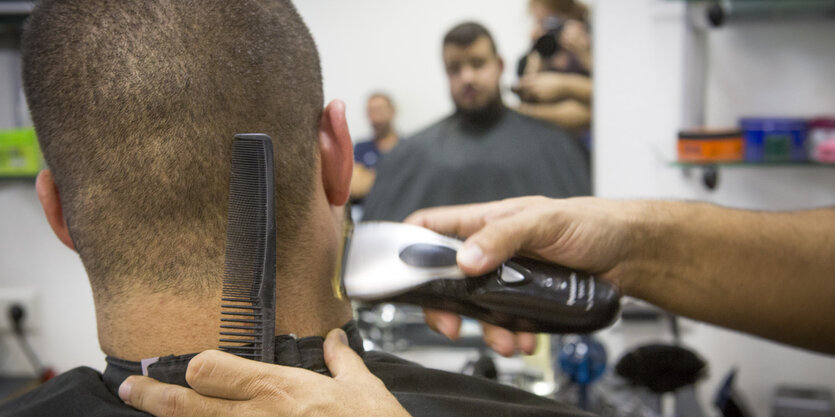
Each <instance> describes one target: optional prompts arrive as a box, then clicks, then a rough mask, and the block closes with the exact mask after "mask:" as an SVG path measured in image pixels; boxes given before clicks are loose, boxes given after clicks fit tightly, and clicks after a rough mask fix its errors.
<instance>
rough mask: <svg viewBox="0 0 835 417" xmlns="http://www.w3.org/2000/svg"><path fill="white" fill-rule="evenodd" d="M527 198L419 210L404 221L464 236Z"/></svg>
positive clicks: (513, 209) (521, 206)
mask: <svg viewBox="0 0 835 417" xmlns="http://www.w3.org/2000/svg"><path fill="white" fill-rule="evenodd" d="M529 202H530V197H520V198H512V199H508V200H502V201H495V202H491V203H480V204H463V205H458V206H448V207H435V208H429V209H423V210H418V211H416V212H414V213H412V214H411V215H410V216H409V217H407V218H406V220H404V222H405V223H411V224H416V225H418V226H423V227H425V228H428V229H432V230H434V231H436V232H438V233H441V234H445V235H454V236H460V237H467V236H469V235H471V234H473V233H475V232H477V231H478V230H479V229H481V228H482V227H484V225H485V223H486V222H488V221H490V220H492V219H496V218H501V217H505V216H509V215H511V214H514V213H517V212H519V211H521V210H522V209H524V208H525V206H526V205H527V204H528V203H529Z"/></svg>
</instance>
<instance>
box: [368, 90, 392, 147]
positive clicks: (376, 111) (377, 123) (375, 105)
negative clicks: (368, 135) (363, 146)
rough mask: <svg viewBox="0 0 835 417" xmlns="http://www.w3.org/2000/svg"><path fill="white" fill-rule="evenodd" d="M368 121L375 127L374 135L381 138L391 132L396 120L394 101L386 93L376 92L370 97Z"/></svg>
mask: <svg viewBox="0 0 835 417" xmlns="http://www.w3.org/2000/svg"><path fill="white" fill-rule="evenodd" d="M367 110H368V121H369V122H371V127H372V128H373V129H374V137H375V138H377V139H379V138H382V137H384V136H386V135H388V134H389V132H391V130H392V122H393V121H394V114H395V110H394V103H392V101H391V97H389V96H388V95H387V94H385V93H374V94H371V96H369V97H368V105H367Z"/></svg>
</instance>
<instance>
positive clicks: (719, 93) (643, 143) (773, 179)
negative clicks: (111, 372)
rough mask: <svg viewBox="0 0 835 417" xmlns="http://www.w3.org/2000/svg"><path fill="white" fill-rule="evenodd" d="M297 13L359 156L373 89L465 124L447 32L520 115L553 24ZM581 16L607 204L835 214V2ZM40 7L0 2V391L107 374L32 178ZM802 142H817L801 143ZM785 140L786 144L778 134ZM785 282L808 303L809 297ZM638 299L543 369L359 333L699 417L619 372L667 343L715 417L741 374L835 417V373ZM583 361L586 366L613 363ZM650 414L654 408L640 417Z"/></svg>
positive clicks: (611, 6) (684, 5) (477, 8)
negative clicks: (491, 47)
mask: <svg viewBox="0 0 835 417" xmlns="http://www.w3.org/2000/svg"><path fill="white" fill-rule="evenodd" d="M294 3H295V4H296V6H297V8H298V10H299V13H300V14H301V15H302V17H303V18H304V20H305V21H306V23H307V24H308V26H309V27H310V30H311V32H312V34H313V36H314V38H315V40H316V43H317V45H318V48H319V53H320V56H321V59H322V68H323V78H324V89H325V99H326V101H329V100H331V99H341V100H344V101H345V103H346V104H347V109H348V110H347V111H348V114H347V116H348V123H349V126H350V127H351V133H352V136H353V138H354V140H355V142H358V141H360V140H367V139H369V138H372V137H374V135H375V131H374V129H373V127H372V124H371V123H370V122H369V120H368V114H367V113H368V110H367V105H368V99H369V97H370V96H371V94H372V93H374V92H384V93H385V94H386V95H387V96H388V97H389V98H390V101H391V102H392V103H393V104H394V107H395V109H396V113H395V115H394V119H393V121H392V125H393V126H394V127H395V129H396V132H397V134H398V136H399V137H400V138H401V139H403V140H408V137H409V136H410V135H412V134H414V133H416V132H418V131H420V130H421V129H423V128H424V127H425V126H428V125H430V124H431V123H434V122H435V121H437V120H439V119H441V118H442V117H445V116H446V115H448V114H450V113H452V112H453V110H454V105H453V102H452V101H451V99H450V92H449V87H448V83H447V76H446V72H445V68H444V62H443V59H442V54H441V44H442V39H443V36H444V34H445V33H446V31H447V30H449V29H450V28H451V27H452V26H454V25H455V24H457V23H460V22H462V21H470V20H472V21H477V22H479V23H481V24H483V25H484V26H485V27H486V28H487V29H489V30H490V32H491V33H492V35H493V37H494V40H495V43H496V45H497V47H498V53H499V54H500V55H501V56H502V57H503V58H504V63H505V69H504V73H503V75H502V76H501V80H500V90H501V91H502V94H503V98H504V102H505V103H506V104H507V105H508V106H510V107H515V106H517V105H519V104H520V102H521V100H520V98H519V96H517V95H516V94H514V93H513V92H512V91H511V89H512V88H513V86H515V85H516V84H517V83H518V80H519V77H518V75H517V61H518V60H519V59H520V58H521V57H523V56H525V55H527V54H528V53H529V52H530V51H531V45H532V42H533V41H534V40H535V39H532V35H531V33H532V28H533V27H535V26H536V25H537V24H540V23H541V22H537V21H536V19H535V16H534V15H533V13H532V11H531V8H530V5H529V2H528V1H527V0H456V1H442V0H423V1H420V2H400V1H398V2H393V1H385V0H354V1H350V2H347V1H339V0H304V1H301V0H296V1H294ZM581 4H584V5H585V6H587V7H588V11H589V14H588V22H587V26H586V28H587V30H588V33H589V35H590V40H591V47H590V51H591V57H592V60H593V69H592V70H591V71H590V75H591V76H590V79H591V80H592V83H593V90H594V95H593V100H592V105H591V115H590V120H591V122H590V125H589V127H588V128H587V129H586V130H587V132H586V133H585V135H587V136H589V137H590V138H591V139H590V140H586V141H585V142H584V146H586V147H587V148H588V149H589V150H590V162H591V167H592V168H591V178H592V189H593V193H594V195H596V196H600V197H607V198H619V199H633V198H658V199H677V200H701V201H708V202H713V203H717V204H721V205H725V206H731V207H739V208H748V209H761V210H794V209H805V208H813V207H821V206H828V205H834V204H835V165H829V164H827V162H832V161H831V160H827V159H826V158H825V156H820V155H818V154H816V153H815V147H814V146H815V143H813V139H812V138H813V136H814V135H813V133H815V132H824V133H821V134H822V135H824V137H823V139H821V142H823V141H824V140H825V139H826V138H835V134H833V133H831V132H832V131H831V130H827V129H835V121H833V118H835V77H833V74H835V42H833V40H835V2H833V1H828V0H821V1H812V0H808V1H805V0H804V1H800V0H798V1H794V0H784V1H778V0H770V1H767V0H749V1H743V0H738V1H730V0H724V1H699V2H685V1H673V0H586V1H583V2H581ZM31 5H32V4H31V2H27V1H2V2H0V165H3V164H8V165H9V166H11V168H9V169H8V170H7V171H3V173H2V174H3V175H2V177H3V178H2V179H0V309H2V311H0V313H2V317H0V375H2V376H3V377H9V378H31V377H32V375H33V364H32V361H31V360H30V359H29V358H28V356H31V355H28V354H27V352H29V351H31V352H33V353H34V354H35V356H36V357H37V361H38V362H39V363H41V364H43V367H49V368H51V369H53V370H54V371H57V372H62V371H66V370H69V369H71V368H73V367H76V366H80V365H88V366H93V367H96V368H98V369H103V368H104V365H105V364H104V355H103V354H102V353H101V351H100V350H99V347H98V345H97V340H96V328H95V317H94V309H93V301H92V296H91V293H90V289H89V286H88V283H87V278H86V275H85V272H84V269H83V267H82V265H81V263H80V261H79V260H78V258H77V256H76V255H75V253H73V252H71V251H69V250H68V249H67V248H66V247H64V246H63V245H62V244H61V243H59V241H58V240H57V239H55V237H54V236H53V234H52V231H51V230H50V229H49V227H48V225H47V223H46V221H45V219H44V217H43V214H42V211H41V208H40V205H39V204H38V201H37V197H36V195H35V192H34V174H35V173H36V172H37V169H38V168H39V167H38V166H37V165H36V166H34V167H31V166H30V164H29V158H30V153H29V152H30V150H29V148H28V147H27V146H28V145H27V144H30V143H31V135H32V133H31V131H29V130H28V129H27V127H29V126H30V125H31V122H30V121H29V119H28V115H27V110H26V105H25V101H24V98H23V93H22V90H21V81H20V53H19V31H20V22H21V21H22V20H23V19H24V18H25V15H26V13H27V8H31ZM742 119H745V120H742ZM798 124H799V126H800V127H797V126H798ZM775 131H776V133H774V132H775ZM798 131H802V135H803V139H804V142H802V143H797V142H796V141H795V136H793V135H798V133H797V132H798ZM769 132H771V133H774V134H773V135H772V136H770V137H769V136H768V135H769ZM826 132H830V133H826ZM705 134H709V135H713V136H711V138H713V139H716V140H717V141H723V140H726V141H727V142H721V143H719V144H718V145H717V146H722V145H723V144H725V143H730V144H732V145H733V144H745V145H746V146H748V148H747V149H753V148H752V146H754V145H756V146H760V148H761V152H760V153H759V154H755V155H751V154H749V153H748V152H747V151H746V152H742V151H741V150H740V149H742V148H734V149H737V150H736V151H730V154H729V155H726V154H723V155H719V156H717V154H716V153H711V152H712V151H711V150H710V149H705V148H692V147H688V146H689V144H691V143H690V142H687V141H688V140H692V139H693V138H694V137H695V138H699V137H700V136H699V135H705ZM752 135H753V136H752ZM756 135H760V136H758V138H759V139H757V137H754V136H756ZM775 135H776V136H775ZM826 135H829V136H826ZM763 137H765V139H763ZM781 137H782V138H784V139H780V138H781ZM769 138H770V139H769ZM757 140H759V142H757ZM798 147H799V149H800V150H799V151H798V150H797V149H796V148H798ZM735 152H736V153H735ZM798 152H799V154H801V156H798ZM4 158H5V160H4ZM35 158H36V157H35ZM9 161H12V162H9ZM15 161H16V162H15ZM4 166H5V165H4ZM0 169H2V168H0ZM729 279H732V277H729ZM786 286H787V291H790V290H791V283H790V282H788V283H786ZM14 303H18V304H22V305H23V306H24V307H25V309H26V318H25V322H24V325H23V331H24V332H25V334H26V340H28V345H30V347H29V348H27V347H24V344H21V343H20V341H19V340H18V338H17V337H14V332H13V331H12V329H13V327H14V325H13V322H12V320H11V319H10V318H8V317H7V312H6V311H7V308H8V307H9V306H10V305H12V304H14ZM628 303H629V306H625V307H624V308H625V312H627V313H629V314H626V313H625V314H624V318H622V319H621V320H620V321H619V322H618V323H617V324H616V325H615V326H613V327H612V328H610V329H607V330H605V331H603V332H600V333H599V334H597V335H595V336H594V339H588V338H579V337H566V338H555V339H552V340H548V339H547V338H542V342H543V343H542V345H543V346H545V347H544V348H543V349H541V350H542V351H541V352H538V353H537V355H535V356H534V357H529V358H524V357H515V358H510V359H505V358H498V357H496V356H495V355H493V354H491V353H489V352H486V351H485V349H484V348H483V345H481V344H480V343H479V342H478V340H479V336H478V332H479V330H478V326H477V325H476V324H475V323H467V324H465V328H466V330H465V334H467V335H469V336H470V337H469V338H465V339H467V340H465V343H464V345H465V346H464V347H461V346H457V347H456V346H452V345H451V344H450V343H448V342H446V341H444V340H443V339H442V338H440V336H437V337H436V336H433V335H432V334H430V333H428V331H425V330H415V329H417V328H419V327H420V326H421V324H420V323H422V319H421V318H420V317H419V315H418V314H419V313H417V312H416V311H414V310H411V309H408V308H401V307H394V306H378V307H375V308H370V307H361V308H360V313H358V318H360V319H361V321H362V322H363V326H364V329H365V330H366V337H367V339H368V344H369V346H370V347H371V346H373V347H376V348H382V349H386V350H390V351H394V352H396V353H398V354H400V355H402V356H404V357H406V358H410V359H413V360H416V361H419V362H421V363H423V364H425V365H426V366H434V367H439V368H442V369H448V370H451V371H465V370H466V371H468V372H471V373H473V372H476V373H478V372H480V371H479V369H481V371H483V369H488V370H489V366H490V364H491V363H492V364H493V366H495V367H496V369H497V371H496V372H497V373H498V376H497V378H498V379H499V380H500V381H502V382H505V383H510V384H515V385H519V386H522V387H524V388H526V389H530V390H532V391H534V392H537V393H540V394H543V395H563V396H564V397H563V398H567V400H569V401H578V395H579V394H577V392H579V391H575V392H574V393H572V392H571V389H570V388H572V387H574V388H575V389H577V390H579V389H580V388H577V387H579V386H583V388H582V389H588V390H591V392H592V394H593V395H592V398H593V399H594V398H597V401H599V403H600V404H601V405H600V407H601V408H600V409H598V411H599V412H601V413H603V411H600V410H602V409H603V408H602V407H604V404H614V405H615V406H614V409H615V410H617V409H618V408H619V409H620V411H619V412H618V411H613V410H612V409H609V411H607V413H609V415H681V414H673V413H674V411H673V408H674V406H673V405H671V403H672V402H675V401H676V400H673V399H672V398H673V397H674V396H673V394H669V395H667V394H663V395H662V394H658V393H656V392H651V391H647V390H643V391H642V390H640V389H638V388H636V387H635V386H634V385H630V384H627V383H626V382H624V381H625V379H624V378H625V377H624V376H623V375H621V376H616V375H615V374H616V372H615V369H614V368H615V364H616V363H618V362H619V360H620V359H622V358H624V357H625V355H626V354H628V353H629V352H634V351H635V350H636V349H637V348H639V347H641V346H644V345H647V344H651V343H665V344H676V345H680V346H684V347H687V349H689V350H691V351H693V352H695V353H696V354H697V355H698V357H699V358H700V359H701V360H702V361H703V362H704V364H705V367H704V369H703V370H702V371H701V373H699V375H697V376H694V380H695V381H696V382H695V383H693V384H688V385H687V387H685V388H687V389H689V387H692V388H694V392H695V393H696V395H697V396H696V398H697V400H698V402H699V403H700V404H701V408H703V411H704V415H722V414H720V411H719V410H718V409H717V408H716V407H714V406H713V405H712V404H713V402H714V398H715V397H716V396H717V394H720V393H722V392H723V391H722V389H723V383H725V382H726V377H727V376H728V375H729V373H730V372H732V370H736V376H735V380H733V382H732V383H731V384H730V386H731V387H732V390H726V391H724V394H723V395H727V396H731V394H730V392H731V391H733V392H735V393H736V394H733V395H739V396H741V397H742V398H743V400H742V401H743V402H744V403H745V404H746V406H747V409H748V410H750V412H751V413H752V415H757V416H768V415H782V414H778V413H777V410H778V409H780V407H782V405H780V404H783V405H785V403H781V402H780V401H779V400H780V399H781V398H791V399H797V398H800V400H797V401H800V404H801V405H802V404H806V405H809V404H812V405H810V406H818V407H819V409H820V408H821V407H823V410H824V411H823V412H827V411H826V407H827V404H828V407H829V410H830V411H828V412H829V413H831V410H832V408H831V407H832V397H831V392H832V391H833V390H835V359H833V358H832V357H828V356H824V355H820V354H815V353H809V352H806V351H803V350H799V349H794V348H788V347H784V346H782V345H779V344H776V343H772V342H767V341H762V340H760V339H757V338H755V337H751V336H747V335H743V334H739V333H735V332H730V331H726V330H722V329H718V328H715V327H713V326H710V325H706V324H702V323H697V322H692V321H688V320H683V319H672V318H670V317H669V316H668V315H666V314H665V313H663V312H660V311H657V310H656V309H654V308H653V307H651V306H646V305H640V304H638V303H634V305H633V302H631V301H629V302H628ZM810 308H814V307H813V306H810ZM833 319H834V320H835V318H833ZM424 332H425V333H426V334H423V333H424ZM546 342H550V343H546ZM598 344H599V345H600V346H603V347H604V349H605V353H604V354H603V357H604V358H606V365H605V369H606V370H605V372H604V373H603V375H602V376H600V377H597V376H596V375H593V376H589V375H586V376H582V375H581V376H578V375H577V374H576V373H575V374H573V375H569V374H570V372H569V370H567V369H565V368H566V367H567V366H569V364H568V363H567V362H566V363H564V364H563V365H562V366H561V365H560V364H559V358H558V357H559V356H560V352H563V351H565V352H567V353H565V354H564V355H565V358H566V360H567V361H568V362H570V359H571V358H572V357H575V358H576V357H577V356H578V354H577V351H578V349H579V350H582V351H583V352H584V353H585V352H588V351H591V350H594V349H596V346H598ZM566 346H568V348H566ZM566 349H569V350H570V349H574V350H572V351H570V352H569V350H566ZM27 355H28V356H27ZM572 355H573V356H572ZM580 356H582V358H581V359H582V360H584V361H586V362H585V363H586V364H589V363H592V362H593V363H599V362H600V361H601V360H600V358H599V357H596V356H593V355H585V356H584V355H580ZM479 359H483V360H482V361H479ZM485 363H486V365H485ZM485 366H486V367H487V368H483V367H485ZM479 367H482V368H479ZM474 368H477V369H476V370H475V371H474ZM38 370H39V371H40V370H42V369H41V368H39V369H38ZM668 371H669V370H668ZM595 393H596V394H595ZM635 398H639V399H641V401H642V404H649V405H647V406H646V407H644V408H641V407H643V406H638V405H636V404H637V403H636V401H637V400H635ZM827 398H828V400H827ZM678 401H679V402H681V401H685V400H683V399H681V397H680V398H679V400H678ZM803 401H806V402H805V403H804V402H803ZM655 402H658V403H660V404H661V405H660V407H655V408H656V410H657V411H658V414H651V411H646V413H650V414H640V413H643V412H644V411H642V410H645V409H646V410H652V409H653V404H654V403H655ZM790 403H791V401H790ZM791 404H798V403H797V402H795V403H791ZM630 407H631V408H630ZM785 415H801V414H799V413H797V414H785ZM803 415H807V414H803ZM808 415H810V416H813V415H814V416H818V415H821V416H822V415H827V414H808ZM828 415H832V414H828Z"/></svg>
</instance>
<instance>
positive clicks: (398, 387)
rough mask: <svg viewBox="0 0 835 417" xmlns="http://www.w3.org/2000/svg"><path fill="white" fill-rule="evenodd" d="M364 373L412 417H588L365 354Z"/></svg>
mask: <svg viewBox="0 0 835 417" xmlns="http://www.w3.org/2000/svg"><path fill="white" fill-rule="evenodd" d="M365 363H366V365H367V366H368V369H369V370H370V371H371V372H372V373H373V374H374V375H375V376H377V378H380V380H381V381H383V383H384V384H385V385H386V388H388V389H389V391H391V392H392V394H394V396H395V397H396V398H397V400H398V401H399V402H400V403H401V404H402V405H403V407H404V408H406V410H407V411H409V413H411V414H412V415H413V416H416V417H417V416H459V415H491V416H540V415H541V416H578V417H579V416H588V415H587V414H585V413H583V412H582V411H580V410H577V409H576V408H574V407H571V406H568V405H565V404H561V403H558V402H556V401H554V400H551V399H548V398H544V397H540V396H538V395H534V394H531V393H529V392H527V391H523V390H520V389H517V388H513V387H510V386H507V385H502V384H499V383H496V382H494V381H490V380H487V379H484V378H477V377H472V376H467V375H463V374H456V373H451V372H446V371H440V370H436V369H431V368H425V367H422V366H420V365H418V364H416V363H413V362H409V361H407V360H404V359H401V358H398V357H396V356H394V355H390V354H387V353H382V352H367V353H366V354H365Z"/></svg>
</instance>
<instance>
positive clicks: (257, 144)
mask: <svg viewBox="0 0 835 417" xmlns="http://www.w3.org/2000/svg"><path fill="white" fill-rule="evenodd" d="M272 150H273V148H272V141H271V140H270V138H269V136H267V135H262V134H245V135H235V142H234V144H233V146H232V177H231V179H230V181H229V213H228V223H227V229H226V255H225V256H226V259H225V263H224V273H223V296H222V299H221V301H222V302H221V314H222V315H223V317H222V318H221V325H220V329H221V331H220V336H221V338H220V340H219V341H220V345H219V346H218V347H219V348H220V350H223V351H225V352H229V353H234V354H236V355H238V356H241V357H245V358H249V359H254V360H260V361H262V362H269V363H272V362H273V361H274V345H273V343H274V341H273V339H274V332H275V206H274V205H275V194H274V193H275V191H274V184H273V183H274V175H275V174H274V167H273V155H272Z"/></svg>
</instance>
